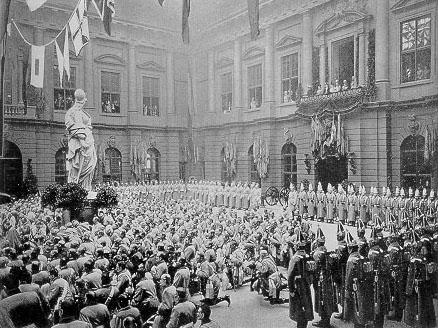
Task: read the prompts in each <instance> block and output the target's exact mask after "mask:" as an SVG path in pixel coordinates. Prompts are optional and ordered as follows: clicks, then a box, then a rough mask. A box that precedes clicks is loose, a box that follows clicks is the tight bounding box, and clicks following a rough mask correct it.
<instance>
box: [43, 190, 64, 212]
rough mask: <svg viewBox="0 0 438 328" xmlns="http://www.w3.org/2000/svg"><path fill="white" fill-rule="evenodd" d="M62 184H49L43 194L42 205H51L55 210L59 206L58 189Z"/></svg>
mask: <svg viewBox="0 0 438 328" xmlns="http://www.w3.org/2000/svg"><path fill="white" fill-rule="evenodd" d="M59 187H60V185H59V184H57V183H52V184H49V185H48V186H47V187H46V188H45V189H44V191H43V193H42V194H41V206H42V207H50V208H51V209H52V210H54V209H55V208H56V207H57V198H56V196H57V195H58V190H59Z"/></svg>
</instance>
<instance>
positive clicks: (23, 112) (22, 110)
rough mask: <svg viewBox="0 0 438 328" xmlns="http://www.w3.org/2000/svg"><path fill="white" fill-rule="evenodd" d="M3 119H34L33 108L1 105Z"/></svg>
mask: <svg viewBox="0 0 438 328" xmlns="http://www.w3.org/2000/svg"><path fill="white" fill-rule="evenodd" d="M3 109H4V115H5V118H7V117H14V118H35V107H34V106H27V107H26V106H24V105H7V104H4V105H3Z"/></svg>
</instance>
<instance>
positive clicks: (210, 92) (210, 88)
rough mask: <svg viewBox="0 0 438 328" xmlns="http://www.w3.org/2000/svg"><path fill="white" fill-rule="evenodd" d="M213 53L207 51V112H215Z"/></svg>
mask: <svg viewBox="0 0 438 328" xmlns="http://www.w3.org/2000/svg"><path fill="white" fill-rule="evenodd" d="M214 85H215V83H214V52H213V50H209V51H208V111H209V112H210V113H213V112H214V111H215V107H216V106H215V94H214Z"/></svg>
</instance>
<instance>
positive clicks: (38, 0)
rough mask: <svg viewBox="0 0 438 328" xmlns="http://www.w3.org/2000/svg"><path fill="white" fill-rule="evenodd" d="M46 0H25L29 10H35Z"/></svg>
mask: <svg viewBox="0 0 438 328" xmlns="http://www.w3.org/2000/svg"><path fill="white" fill-rule="evenodd" d="M46 1H47V0H26V3H27V6H28V7H29V10H30V11H35V10H37V9H38V8H39V7H41V6H42V5H43V4H44V3H45V2H46Z"/></svg>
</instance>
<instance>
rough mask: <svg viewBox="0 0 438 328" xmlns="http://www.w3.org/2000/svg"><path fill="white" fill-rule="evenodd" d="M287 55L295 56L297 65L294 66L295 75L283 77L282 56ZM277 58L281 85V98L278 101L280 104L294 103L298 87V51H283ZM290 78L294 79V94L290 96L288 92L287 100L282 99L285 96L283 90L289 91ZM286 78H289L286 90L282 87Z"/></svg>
mask: <svg viewBox="0 0 438 328" xmlns="http://www.w3.org/2000/svg"><path fill="white" fill-rule="evenodd" d="M289 56H296V63H297V67H296V73H297V75H296V76H292V77H288V78H284V76H283V58H286V57H289ZM279 58H280V72H279V73H280V75H279V76H280V85H281V87H280V90H281V91H280V92H281V99H280V103H281V104H291V103H295V101H296V91H297V89H298V85H299V83H300V57H299V53H298V51H293V52H288V53H285V54H281V55H280V56H279ZM291 79H294V80H295V79H296V87H295V91H294V95H293V97H292V96H290V94H289V96H288V99H290V100H289V101H284V100H285V98H284V96H285V95H284V91H289V92H290V90H291V89H290V83H291ZM287 80H289V89H288V90H284V89H283V87H284V83H285V82H286V81H287Z"/></svg>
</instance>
